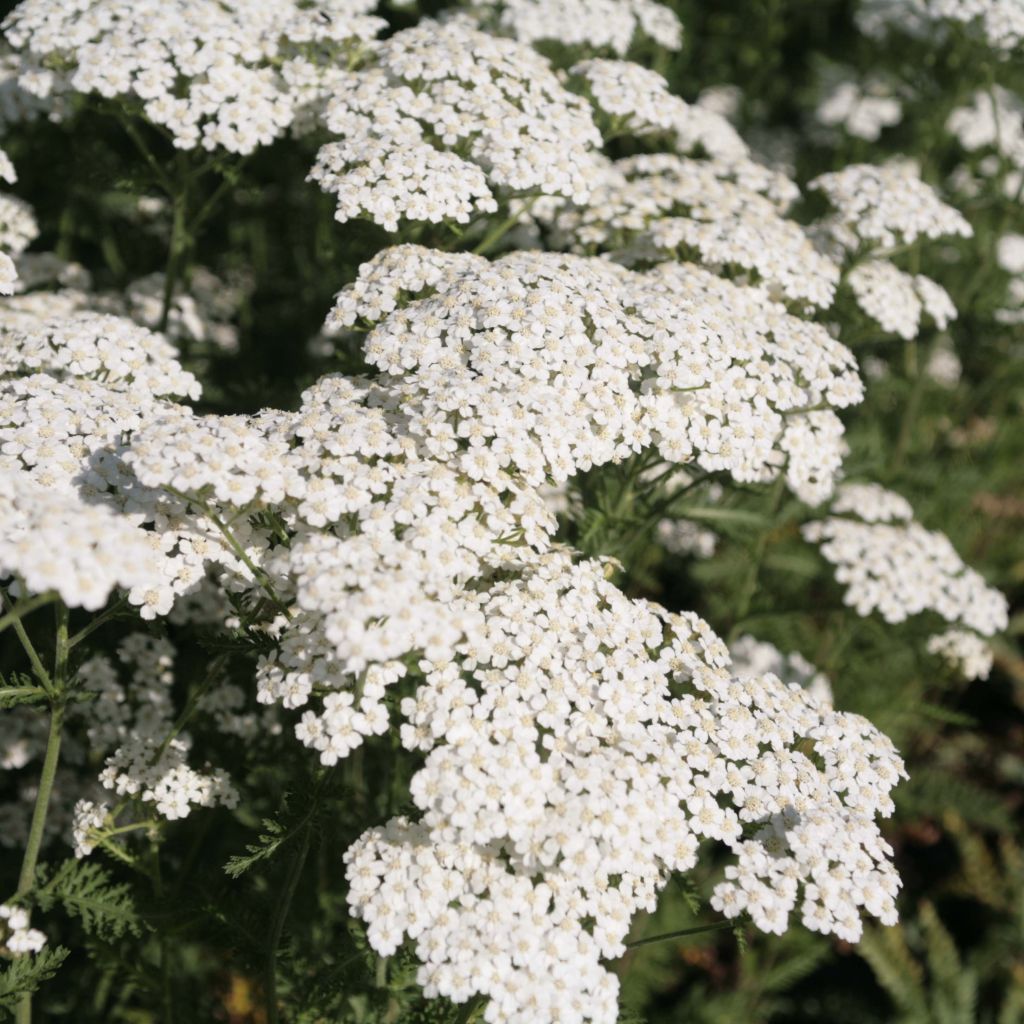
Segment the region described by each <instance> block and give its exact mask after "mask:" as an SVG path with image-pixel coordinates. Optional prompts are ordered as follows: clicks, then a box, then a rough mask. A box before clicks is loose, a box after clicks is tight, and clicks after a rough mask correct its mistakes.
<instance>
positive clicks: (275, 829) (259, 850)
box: [224, 818, 291, 878]
mask: <svg viewBox="0 0 1024 1024" xmlns="http://www.w3.org/2000/svg"><path fill="white" fill-rule="evenodd" d="M290 836H291V833H290V832H289V831H288V829H286V828H285V826H284V825H282V824H281V822H279V821H273V820H272V819H270V818H264V819H263V831H262V832H261V833H260V834H259V836H257V838H256V842H255V843H248V844H246V847H245V850H246V852H245V853H244V854H238V855H237V856H235V857H231V858H230V859H229V860H228V862H227V863H226V864H225V865H224V870H225V871H226V872H227V873H228V874H229V875H230V876H231V877H232V878H240V877H241V876H242V875H244V874H245V873H246V871H248V870H249V869H250V868H251V867H252V866H253V865H254V864H256V863H257V862H258V861H261V860H267V858H269V857H273V856H274V854H275V853H276V852H277V850H278V848H279V847H280V846H281V844H282V843H285V842H287V841H288V839H289V838H290Z"/></svg>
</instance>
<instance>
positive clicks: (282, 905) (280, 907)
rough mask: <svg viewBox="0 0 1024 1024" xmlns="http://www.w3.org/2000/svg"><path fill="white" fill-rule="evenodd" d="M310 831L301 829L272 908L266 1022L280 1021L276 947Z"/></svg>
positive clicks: (300, 869) (267, 963)
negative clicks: (297, 846)
mask: <svg viewBox="0 0 1024 1024" xmlns="http://www.w3.org/2000/svg"><path fill="white" fill-rule="evenodd" d="M312 831H313V830H312V828H311V827H310V825H309V824H307V825H306V828H305V829H304V830H303V834H302V845H301V846H300V847H299V848H298V850H296V851H295V856H294V857H293V858H292V862H291V864H290V865H289V866H288V875H287V877H286V878H285V882H284V886H283V888H282V889H281V895H280V897H279V899H278V901H277V906H276V907H275V908H274V918H273V921H272V922H271V925H270V935H269V937H268V939H267V961H266V966H265V968H264V975H263V985H264V990H265V1000H266V1010H267V1024H278V1022H279V1021H280V1017H279V1015H278V1012H277V947H278V945H279V944H280V942H281V933H282V932H283V931H284V925H285V921H286V920H287V919H288V912H289V910H291V906H292V900H293V899H294V897H295V890H296V888H297V887H298V884H299V878H300V877H301V876H302V869H303V867H305V864H306V857H307V855H308V854H309V843H310V840H311V838H312Z"/></svg>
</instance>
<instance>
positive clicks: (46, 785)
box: [13, 704, 64, 1024]
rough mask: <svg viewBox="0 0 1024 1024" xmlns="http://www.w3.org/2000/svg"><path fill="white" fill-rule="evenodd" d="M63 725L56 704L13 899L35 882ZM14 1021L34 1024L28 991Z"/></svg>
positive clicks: (23, 894) (16, 1011) (20, 1001)
mask: <svg viewBox="0 0 1024 1024" xmlns="http://www.w3.org/2000/svg"><path fill="white" fill-rule="evenodd" d="M63 724H64V705H63V704H55V705H54V706H53V707H52V708H51V710H50V731H49V734H48V736H47V738H46V755H45V756H44V758H43V771H42V774H41V775H40V777H39V789H38V790H37V791H36V805H35V807H34V808H33V811H32V824H31V826H30V827H29V833H28V842H27V843H26V844H25V855H24V857H22V860H21V873H20V875H19V876H18V889H17V891H16V892H15V894H14V897H13V898H14V899H15V900H19V899H21V898H22V897H23V896H25V895H27V894H28V893H29V892H30V891H31V890H32V886H33V884H34V883H35V879H36V865H37V864H38V863H39V849H40V847H41V846H42V845H43V832H44V830H45V828H46V815H47V812H48V811H49V809H50V794H51V793H52V792H53V780H54V777H55V776H56V774H57V762H58V760H59V759H60V741H61V728H62V726H63ZM14 1020H15V1024H32V993H31V992H26V993H25V995H23V996H22V997H21V999H20V1000H18V1005H17V1008H16V1009H15V1011H14Z"/></svg>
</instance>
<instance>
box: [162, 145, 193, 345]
mask: <svg viewBox="0 0 1024 1024" xmlns="http://www.w3.org/2000/svg"><path fill="white" fill-rule="evenodd" d="M187 170H188V169H187V166H186V165H185V163H184V158H183V157H182V156H181V154H179V157H178V180H177V183H176V185H175V189H174V194H173V196H172V211H173V212H172V220H171V243H170V246H169V247H168V250H167V265H166V267H165V269H164V301H163V310H162V311H161V313H160V330H161V331H166V330H167V322H168V320H169V319H170V316H171V304H172V303H173V302H174V288H175V285H176V284H177V283H178V277H179V275H180V274H181V271H182V265H183V263H184V256H185V254H186V252H187V251H188V247H189V230H188V173H187Z"/></svg>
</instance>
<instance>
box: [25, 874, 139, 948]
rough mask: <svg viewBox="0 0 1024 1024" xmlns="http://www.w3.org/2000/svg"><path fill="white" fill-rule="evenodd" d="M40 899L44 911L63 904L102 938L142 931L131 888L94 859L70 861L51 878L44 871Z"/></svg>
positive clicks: (37, 895)
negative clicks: (116, 879)
mask: <svg viewBox="0 0 1024 1024" xmlns="http://www.w3.org/2000/svg"><path fill="white" fill-rule="evenodd" d="M36 902H37V903H38V904H39V906H40V907H41V908H42V909H43V910H49V909H50V908H51V907H53V906H54V905H55V904H57V903H60V904H61V905H62V906H63V907H64V909H65V910H66V911H67V912H68V914H70V915H71V916H72V917H76V918H78V919H79V920H80V921H81V922H82V926H83V927H84V928H85V930H86V931H87V932H88V933H89V934H90V935H96V936H98V937H99V938H102V939H118V938H120V937H121V936H122V935H124V934H125V933H126V932H130V933H131V934H133V935H140V934H141V933H142V925H141V923H140V921H139V915H138V911H137V910H136V907H135V900H134V898H133V896H132V892H131V887H130V886H128V885H126V884H125V883H123V882H114V881H112V880H111V877H110V875H109V873H108V872H107V869H106V868H104V867H103V866H102V865H101V864H97V863H96V862H94V861H79V860H66V861H65V862H64V863H63V864H62V865H61V866H60V868H58V870H57V872H56V874H54V875H53V877H52V878H49V879H47V878H46V876H45V872H44V873H42V885H41V886H40V888H39V889H38V890H37V892H36Z"/></svg>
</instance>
